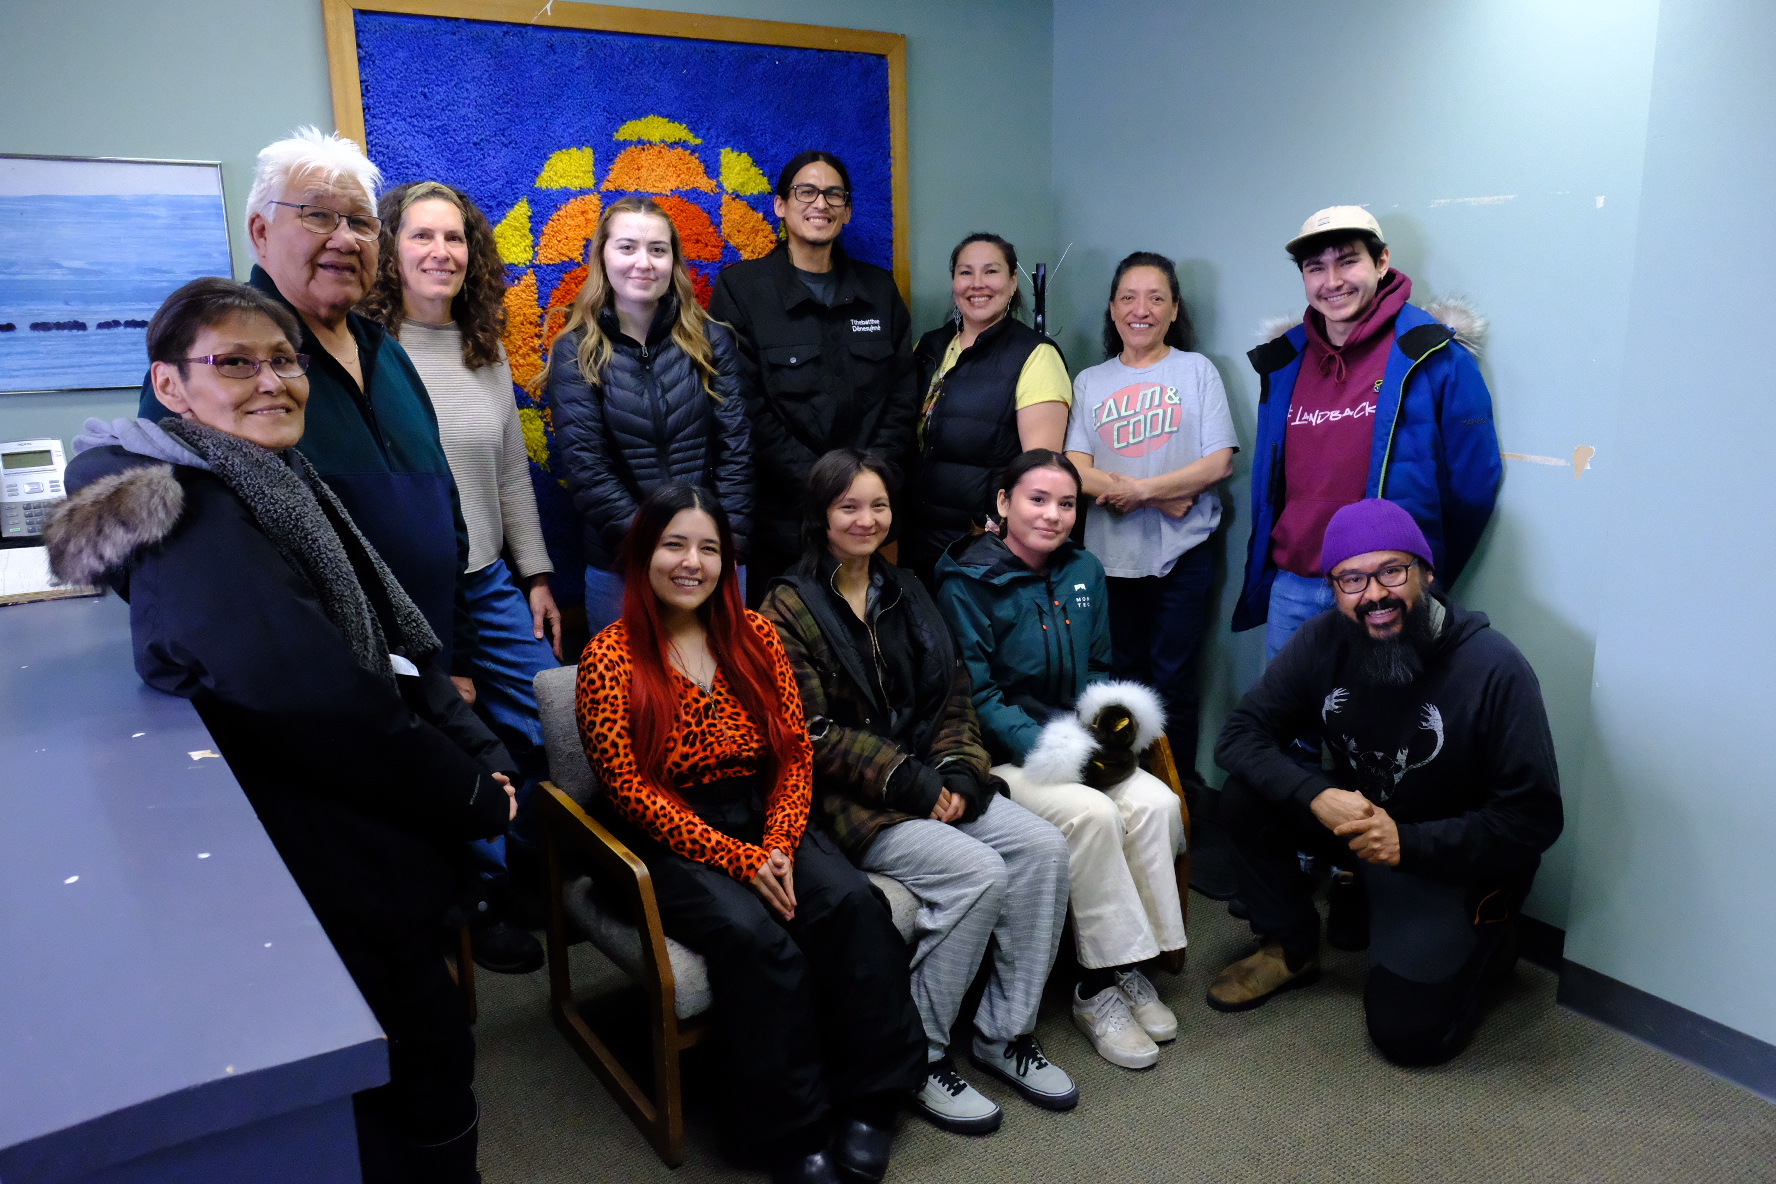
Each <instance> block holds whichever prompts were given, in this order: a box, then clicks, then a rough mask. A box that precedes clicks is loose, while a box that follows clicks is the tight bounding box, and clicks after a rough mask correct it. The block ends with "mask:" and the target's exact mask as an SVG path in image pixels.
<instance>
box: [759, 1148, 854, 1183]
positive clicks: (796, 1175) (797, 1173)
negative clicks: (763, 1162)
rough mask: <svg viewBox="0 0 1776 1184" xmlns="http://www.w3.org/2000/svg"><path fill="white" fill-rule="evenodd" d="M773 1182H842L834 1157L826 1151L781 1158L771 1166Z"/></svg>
mask: <svg viewBox="0 0 1776 1184" xmlns="http://www.w3.org/2000/svg"><path fill="white" fill-rule="evenodd" d="M771 1184H840V1179H839V1173H838V1172H837V1171H836V1170H835V1169H834V1168H833V1162H832V1157H831V1156H829V1155H828V1154H827V1153H826V1152H824V1151H816V1152H815V1153H814V1154H812V1155H797V1156H792V1157H791V1158H789V1159H784V1160H780V1161H778V1162H777V1164H775V1165H774V1166H773V1167H772V1168H771Z"/></svg>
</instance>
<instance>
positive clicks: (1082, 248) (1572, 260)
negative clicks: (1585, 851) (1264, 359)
mask: <svg viewBox="0 0 1776 1184" xmlns="http://www.w3.org/2000/svg"><path fill="white" fill-rule="evenodd" d="M1657 9H1658V6H1657V3H1656V0H1567V2H1564V3H1560V4H1548V3H1545V2H1544V0H1486V2H1484V3H1481V2H1474V3H1461V4H1456V3H1422V2H1413V3H1405V2H1402V0H1362V2H1357V3H1347V4H1337V5H1317V6H1316V5H1302V4H1284V3H1277V2H1261V3H1248V4H1237V5H1232V4H1209V3H1198V4H1177V3H1173V2H1171V0H1128V2H1125V3H1121V4H1118V5H1117V6H1116V7H1115V9H1114V10H1106V9H1105V8H1104V7H1103V6H1102V5H1099V4H1097V3H1094V2H1092V0H1057V3H1056V5H1055V33H1054V44H1055V82H1054V104H1055V107H1054V109H1055V115H1054V137H1055V147H1054V158H1055V192H1056V201H1057V209H1058V219H1059V227H1058V237H1059V241H1061V242H1062V243H1065V242H1067V241H1069V240H1072V241H1073V242H1074V246H1073V253H1072V255H1071V257H1070V258H1069V259H1068V261H1067V264H1066V267H1065V268H1064V269H1063V271H1062V272H1061V275H1060V277H1059V279H1058V281H1057V283H1058V286H1059V287H1060V289H1061V290H1060V292H1059V294H1058V295H1059V297H1060V309H1059V312H1058V315H1059V319H1060V321H1061V323H1062V325H1063V326H1064V332H1063V337H1064V341H1065V344H1066V345H1067V347H1068V356H1069V359H1070V360H1072V361H1074V362H1076V363H1079V364H1085V363H1089V362H1095V361H1096V360H1098V358H1099V356H1100V354H1099V352H1098V351H1097V350H1096V349H1095V347H1094V346H1093V344H1092V343H1093V342H1095V341H1096V339H1097V336H1098V332H1099V327H1100V324H1101V321H1102V316H1103V311H1102V310H1103V301H1104V299H1105V297H1106V295H1107V287H1108V284H1109V278H1110V273H1111V268H1112V267H1113V265H1114V263H1115V261H1116V260H1117V259H1119V258H1120V257H1121V256H1123V255H1124V254H1126V253H1128V252H1129V251H1132V250H1137V249H1141V250H1157V251H1161V252H1164V253H1166V254H1168V255H1171V256H1172V257H1174V258H1175V259H1176V260H1177V261H1178V265H1179V271H1180V276H1181V279H1182V280H1183V282H1184V285H1185V289H1186V291H1185V299H1186V301H1187V302H1188V304H1189V306H1190V308H1191V311H1192V315H1193V316H1194V317H1195V319H1196V322H1197V326H1198V329H1199V332H1200V338H1201V341H1200V344H1199V346H1198V348H1199V349H1201V350H1202V351H1203V352H1204V353H1206V354H1208V355H1209V356H1210V357H1211V358H1212V359H1213V360H1214V361H1215V364H1216V366H1217V367H1218V368H1219V369H1220V372H1221V376H1222V379H1223V381H1224V382H1225V383H1226V385H1227V391H1228V397H1229V400H1230V402H1231V404H1232V407H1233V413H1234V422H1235V423H1236V424H1238V425H1239V428H1240V432H1241V436H1242V439H1243V440H1244V441H1245V442H1246V443H1247V445H1248V446H1249V445H1250V443H1251V438H1252V432H1253V430H1254V424H1255V422H1256V414H1257V411H1256V404H1257V397H1258V383H1257V380H1256V377H1255V376H1254V375H1253V373H1252V369H1251V367H1250V365H1249V364H1248V363H1247V362H1246V359H1245V352H1246V351H1247V350H1248V349H1250V348H1251V347H1252V346H1254V345H1256V344H1257V343H1258V341H1259V333H1258V328H1259V324H1260V322H1261V321H1263V320H1264V319H1265V318H1267V317H1273V316H1284V315H1286V316H1299V315H1300V313H1301V310H1302V307H1303V305H1304V298H1303V294H1302V288H1301V283H1300V279H1299V276H1298V274H1297V272H1296V270H1295V268H1294V266H1293V264H1292V263H1291V262H1290V260H1289V257H1288V256H1287V255H1286V254H1285V253H1284V251H1283V243H1284V242H1286V241H1287V240H1288V239H1289V238H1291V237H1293V236H1294V234H1295V233H1296V230H1297V228H1298V227H1299V226H1300V225H1301V222H1302V220H1303V219H1305V218H1306V217H1307V215H1308V214H1310V213H1312V212H1313V211H1314V210H1316V209H1318V208H1320V207H1322V206H1328V205H1338V204H1360V205H1365V206H1367V207H1369V209H1370V210H1371V211H1373V212H1374V213H1375V214H1376V215H1377V217H1378V218H1379V220H1380V222H1381V225H1382V230H1383V232H1384V234H1385V235H1386V237H1387V239H1388V241H1389V243H1390V245H1391V247H1392V251H1393V258H1394V262H1395V264H1396V265H1397V266H1399V267H1400V268H1401V270H1403V271H1404V272H1406V274H1407V275H1409V276H1411V277H1412V280H1413V285H1414V287H1413V299H1414V300H1415V301H1416V302H1418V303H1421V304H1422V303H1424V302H1425V301H1426V300H1427V299H1428V298H1430V297H1432V296H1446V295H1450V294H1463V295H1466V296H1467V297H1468V298H1469V299H1470V300H1471V301H1472V303H1473V304H1474V305H1475V306H1476V307H1477V308H1478V310H1479V311H1480V312H1481V313H1483V314H1484V315H1485V316H1486V317H1488V318H1489V319H1490V321H1491V330H1490V332H1489V333H1488V335H1487V339H1486V344H1485V349H1484V352H1483V354H1482V361H1481V368H1482V370H1483V372H1484V373H1485V375H1486V378H1487V381H1488V383H1489V384H1490V386H1491V388H1492V392H1493V397H1494V404H1495V408H1496V413H1497V420H1498V429H1499V435H1500V439H1501V441H1502V444H1503V447H1504V449H1505V450H1506V451H1509V452H1520V453H1527V454H1533V455H1542V456H1570V455H1571V453H1572V450H1573V448H1574V446H1575V445H1579V444H1585V445H1589V446H1591V447H1594V448H1596V449H1597V457H1596V460H1595V461H1594V462H1593V468H1592V470H1591V471H1589V472H1587V473H1586V474H1585V475H1584V476H1583V477H1582V478H1580V479H1577V480H1575V479H1574V477H1573V472H1572V470H1571V469H1570V468H1567V469H1559V468H1553V467H1548V466H1540V465H1534V464H1522V463H1517V462H1510V463H1508V464H1507V465H1506V474H1505V484H1504V490H1503V493H1502V494H1501V496H1500V500H1499V507H1498V511H1497V513H1496V515H1495V517H1494V521H1493V525H1492V527H1491V529H1490V530H1489V531H1488V534H1487V537H1486V540H1485V543H1484V544H1483V546H1482V549H1481V552H1480V554H1479V555H1478V556H1477V557H1476V560H1475V563H1474V564H1473V565H1472V567H1471V568H1470V569H1469V572H1468V574H1465V575H1464V576H1463V579H1462V581H1461V584H1460V585H1459V586H1458V588H1457V593H1458V598H1459V599H1461V600H1462V601H1464V602H1465V603H1466V604H1468V605H1469V606H1470V607H1476V608H1479V609H1482V610H1483V611H1485V612H1486V613H1488V614H1489V615H1490V616H1491V617H1492V620H1493V622H1494V624H1495V625H1497V626H1498V627H1499V628H1500V629H1502V630H1503V631H1504V632H1505V633H1506V634H1507V635H1508V636H1509V637H1511V638H1512V639H1513V640H1515V641H1516V642H1517V644H1518V645H1519V646H1520V647H1521V648H1522V649H1523V650H1524V652H1525V653H1526V654H1527V655H1528V656H1529V658H1530V660H1531V662H1532V663H1533V664H1534V666H1535V668H1536V671H1537V674H1538V676H1539V677H1540V679H1541V682H1542V687H1543V691H1544V694H1545V695H1546V698H1547V702H1548V709H1549V716H1550V718H1551V721H1552V724H1553V727H1554V732H1555V739H1556V743H1557V745H1558V749H1559V756H1560V762H1561V768H1562V772H1563V774H1564V779H1565V785H1566V789H1567V793H1568V800H1569V803H1571V802H1572V801H1573V799H1574V798H1575V797H1576V796H1577V791H1578V789H1579V786H1580V783H1581V777H1580V773H1581V770H1582V768H1583V765H1584V760H1585V754H1586V752H1587V749H1588V746H1589V742H1590V734H1591V700H1590V691H1589V683H1590V677H1591V652H1592V644H1593V638H1594V636H1595V633H1596V627H1597V611H1598V592H1599V589H1598V580H1597V564H1598V561H1599V558H1600V554H1601V540H1602V531H1603V522H1604V507H1605V505H1606V502H1607V499H1608V497H1609V492H1610V489H1611V488H1612V484H1613V483H1618V482H1620V481H1621V480H1622V479H1623V475H1624V474H1623V470H1622V468H1621V467H1620V466H1619V465H1618V464H1617V463H1616V459H1615V456H1614V454H1613V449H1612V446H1611V439H1610V437H1611V434H1612V431H1613V424H1614V408H1615V403H1616V400H1617V398H1618V388H1619V385H1620V381H1621V361H1620V359H1621V354H1622V347H1623V341H1624V315H1625V313H1626V310H1627V303H1628V284H1629V275H1630V268H1631V264H1632V259H1633V252H1634V242H1635V231H1636V220H1635V212H1636V195H1637V191H1638V189H1639V184H1640V167H1641V164H1640V162H1641V156H1642V150H1643V144H1644V141H1645V135H1646V110H1647V95H1648V88H1649V86H1650V81H1651V72H1652V57H1653V36H1654V26H1655V21H1656V16H1657ZM1161 64H1163V65H1161ZM1600 198H1601V199H1602V201H1601V204H1599V199H1600ZM1249 472H1250V456H1249V455H1242V456H1240V457H1239V458H1238V463H1237V469H1236V475H1235V477H1234V479H1233V480H1232V481H1230V482H1229V483H1228V485H1227V487H1226V494H1227V496H1226V498H1225V501H1226V503H1227V504H1228V507H1229V510H1230V513H1229V514H1228V515H1227V521H1228V522H1229V525H1228V526H1227V528H1226V529H1225V531H1224V535H1225V538H1224V539H1223V540H1222V543H1221V544H1220V545H1223V546H1225V548H1226V558H1227V563H1226V571H1225V578H1224V580H1223V584H1222V587H1223V594H1222V596H1221V597H1220V600H1219V603H1218V604H1217V606H1216V610H1215V611H1216V629H1215V632H1214V636H1213V638H1212V642H1211V644H1210V646H1209V648H1208V652H1207V654H1206V655H1205V662H1204V672H1205V681H1206V685H1205V687H1204V691H1205V717H1204V725H1205V726H1204V730H1203V732H1204V735H1203V747H1204V752H1203V754H1202V757H1201V759H1200V761H1199V766H1200V767H1201V768H1202V769H1203V770H1204V771H1205V773H1206V772H1209V771H1211V770H1212V769H1213V760H1212V757H1211V756H1210V755H1209V752H1208V750H1209V749H1210V748H1211V747H1212V745H1213V742H1214V737H1215V733H1216V730H1217V728H1218V727H1219V724H1220V721H1221V720H1222V719H1223V718H1224V716H1225V714H1226V712H1227V710H1228V709H1229V708H1230V707H1231V705H1232V703H1233V702H1234V701H1235V700H1236V699H1237V697H1238V696H1239V695H1240V694H1241V693H1243V691H1244V690H1245V688H1246V687H1247V686H1249V685H1250V684H1251V682H1252V680H1253V679H1254V678H1256V677H1257V674H1258V671H1259V669H1260V667H1261V665H1262V660H1263V638H1262V633H1263V631H1262V630H1253V631H1251V632H1248V633H1243V634H1238V635H1235V634H1232V633H1231V632H1230V631H1229V628H1228V618H1229V616H1230V615H1231V612H1232V605H1233V599H1234V596H1235V595H1236V594H1237V592H1238V589H1239V582H1240V574H1241V570H1240V569H1241V567H1242V565H1243V563H1244V559H1245V550H1246V540H1247V538H1248V536H1249V534H1250V530H1251V525H1250V514H1249V508H1248V507H1249V504H1250V492H1249V488H1248V474H1249ZM1570 846H1571V840H1570V838H1568V839H1565V840H1563V841H1562V843H1561V844H1560V845H1558V846H1556V847H1555V848H1554V850H1553V852H1552V853H1551V854H1550V856H1549V858H1548V860H1547V863H1546V864H1545V866H1544V869H1543V871H1542V874H1541V876H1540V877H1539V880H1538V885H1537V892H1536V896H1535V897H1534V899H1533V901H1532V903H1531V911H1532V912H1533V913H1534V914H1535V915H1536V916H1539V917H1541V918H1543V919H1545V920H1547V921H1549V922H1552V923H1554V924H1557V925H1564V924H1565V921H1566V911H1565V906H1566V900H1567V896H1568V892H1569V888H1570V879H1571V869H1570V856H1569V850H1570Z"/></svg>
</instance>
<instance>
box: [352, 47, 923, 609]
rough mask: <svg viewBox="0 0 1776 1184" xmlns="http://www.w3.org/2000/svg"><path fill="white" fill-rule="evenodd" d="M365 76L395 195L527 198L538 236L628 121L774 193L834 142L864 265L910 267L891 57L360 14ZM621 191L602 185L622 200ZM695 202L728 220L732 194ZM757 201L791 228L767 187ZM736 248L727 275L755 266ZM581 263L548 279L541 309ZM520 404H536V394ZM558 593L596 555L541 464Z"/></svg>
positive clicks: (696, 195) (495, 206)
mask: <svg viewBox="0 0 1776 1184" xmlns="http://www.w3.org/2000/svg"><path fill="white" fill-rule="evenodd" d="M356 28H357V41H358V70H359V77H360V79H361V82H362V89H363V100H364V129H365V135H366V138H367V140H368V147H369V150H370V157H371V159H372V160H374V161H375V162H376V163H377V165H378V166H379V167H380V168H381V169H382V171H383V175H384V178H385V179H386V181H387V183H388V184H389V185H391V186H392V185H398V184H402V183H404V182H407V181H415V180H422V179H429V180H435V181H444V182H446V183H448V184H451V185H455V186H458V187H459V188H461V189H463V190H465V191H466V192H468V193H469V194H470V195H471V196H473V197H474V199H475V200H476V201H477V202H478V203H479V204H480V205H481V207H482V209H483V210H484V211H485V212H486V214H487V216H488V218H489V219H491V220H492V221H494V222H496V223H497V222H498V221H499V220H500V219H501V218H502V217H504V216H505V214H506V213H507V211H509V210H510V209H511V208H512V207H513V206H514V205H516V204H517V203H518V202H519V200H521V199H524V198H528V199H529V200H530V205H531V227H532V231H533V234H540V233H541V231H542V229H543V227H544V225H545V224H546V223H547V222H548V219H549V216H550V215H551V214H552V213H554V212H555V210H556V209H558V208H559V207H560V206H562V205H563V204H565V203H566V202H567V201H569V200H571V199H572V198H574V197H577V196H579V195H580V194H581V193H583V192H585V191H584V190H578V189H540V188H537V187H536V185H535V180H536V177H537V174H538V173H539V172H540V171H541V170H542V168H543V165H544V164H545V163H546V162H547V161H548V159H549V157H550V155H551V154H553V153H555V152H557V151H559V150H561V149H563V148H578V147H591V148H592V149H593V151H594V153H595V157H596V169H597V180H598V183H599V184H600V185H601V186H602V184H603V182H604V179H605V177H606V175H607V174H608V172H609V170H610V166H611V163H612V162H613V161H614V160H615V159H616V157H617V154H618V153H619V152H620V151H622V149H624V148H625V147H628V146H630V145H629V143H628V142H620V141H617V140H616V139H615V138H614V137H615V133H616V131H617V129H618V128H619V127H621V126H622V125H623V124H625V123H627V122H629V121H630V120H633V119H639V118H641V117H643V116H648V115H658V116H663V117H664V118H666V119H670V120H674V121H676V122H678V123H681V124H684V125H685V126H687V127H688V128H690V130H691V131H692V132H693V133H694V134H695V135H697V136H699V137H700V138H701V139H702V141H703V142H702V143H701V144H686V143H678V144H674V145H673V146H674V147H682V148H686V149H688V150H690V151H691V152H693V153H694V154H695V155H696V156H697V157H698V158H699V159H700V160H701V161H702V162H703V166H704V169H705V171H706V172H707V173H708V174H709V176H710V178H711V179H713V180H715V181H716V182H717V183H718V189H719V182H720V178H721V150H722V149H723V148H732V149H736V150H738V151H741V152H746V153H748V154H749V155H751V157H752V158H753V160H754V161H755V162H757V164H758V167H759V168H760V170H761V171H763V173H764V174H765V176H766V178H767V179H768V181H770V182H771V183H775V181H776V177H777V171H778V169H780V168H781V167H782V166H783V164H784V163H785V162H786V161H787V160H789V158H791V157H792V156H795V155H796V154H797V153H799V152H802V151H804V150H806V149H809V148H823V149H825V150H827V151H830V152H833V153H835V154H836V155H837V156H839V157H840V159H842V160H844V162H845V164H846V166H847V168H848V169H849V170H850V173H851V184H852V189H853V191H854V193H855V198H854V202H853V214H852V219H851V222H850V225H849V226H847V228H846V230H845V236H844V240H843V241H844V244H845V247H846V250H847V251H849V252H850V253H851V254H852V255H853V256H854V257H856V258H859V259H862V260H865V261H867V262H870V263H875V264H877V265H879V266H881V267H885V268H890V269H891V268H892V267H893V265H894V246H893V244H894V207H893V189H892V180H893V157H892V153H891V150H890V143H891V142H890V138H889V119H888V110H889V108H888V63H887V59H886V58H883V57H880V56H877V55H874V54H863V53H848V52H841V51H837V50H812V49H791V48H783V47H778V46H770V45H751V44H739V43H732V42H715V41H695V40H685V39H679V38H667V37H646V36H639V35H634V34H626V33H603V32H597V31H593V30H587V29H561V28H553V27H544V26H535V25H515V24H502V23H497V22H491V21H465V20H452V19H446V18H441V17H425V16H408V15H401V14H395V13H381V12H358V13H356ZM620 196H622V193H621V192H616V191H604V190H602V189H601V190H600V197H601V198H602V199H603V200H604V201H605V202H606V203H607V204H608V202H610V201H611V200H614V199H615V198H617V197H620ZM675 196H678V197H682V198H684V199H686V200H688V201H690V202H692V203H693V204H695V205H697V206H698V207H700V208H701V209H702V210H703V211H704V212H705V213H707V214H709V216H710V220H711V222H713V223H714V224H715V226H716V227H717V228H719V227H720V225H721V212H720V211H721V197H722V195H721V193H720V192H719V191H718V192H716V193H706V192H701V191H698V190H684V191H680V192H678V193H677V194H676V195H675ZM744 200H746V202H747V204H749V205H751V206H752V207H753V208H754V209H755V210H757V211H758V212H760V213H761V214H763V215H765V216H766V218H767V219H769V220H770V221H772V222H773V223H774V222H775V218H773V217H772V216H771V199H770V196H769V195H768V194H766V195H756V196H751V197H747V198H745V199H744ZM739 257H740V256H739V253H738V251H736V250H735V249H734V248H733V247H732V246H728V247H726V249H725V251H724V254H723V256H722V259H721V261H720V263H719V264H716V265H710V266H705V265H696V264H693V267H694V269H696V270H700V271H706V272H708V273H710V274H713V272H715V271H718V270H719V269H720V267H721V266H722V265H725V264H728V263H732V262H734V261H735V260H737V259H738V258H739ZM573 266H574V265H573V264H571V263H563V264H552V265H538V266H534V267H531V268H525V267H510V268H508V269H507V271H508V278H509V279H511V280H512V281H513V282H516V281H517V280H518V279H520V278H522V276H523V275H524V273H525V272H526V271H527V270H534V271H535V272H536V278H537V284H538V290H539V293H540V298H541V300H543V301H547V299H548V297H549V293H550V292H552V291H553V290H554V288H555V285H556V284H557V283H558V282H559V281H560V279H561V277H562V276H563V275H564V274H566V273H567V272H568V271H570V270H571V269H572V268H573ZM514 393H515V396H516V398H517V400H518V403H519V406H520V407H525V408H530V407H535V406H536V403H535V401H534V400H533V399H532V398H531V397H530V396H529V395H528V394H526V393H525V392H523V391H522V390H517V391H515V392H514ZM532 470H533V471H532V476H533V478H534V479H535V483H536V486H537V494H538V508H539V509H540V510H541V512H542V517H543V530H544V534H545V536H546V538H547V540H548V543H549V550H550V553H551V555H552V557H553V558H554V560H555V566H556V581H555V583H556V592H557V596H558V597H563V598H570V599H569V602H570V603H573V602H577V601H578V592H577V589H578V585H579V581H580V579H581V572H582V571H583V568H584V562H583V560H582V559H581V558H580V555H579V546H578V523H577V521H576V520H575V517H574V512H573V508H572V505H571V504H570V503H569V502H568V500H567V495H566V492H565V490H563V489H562V488H561V486H560V484H559V482H558V481H557V480H556V479H555V475H553V474H551V473H549V472H547V471H546V470H545V469H543V468H540V467H538V466H536V465H535V464H534V463H533V465H532Z"/></svg>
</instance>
